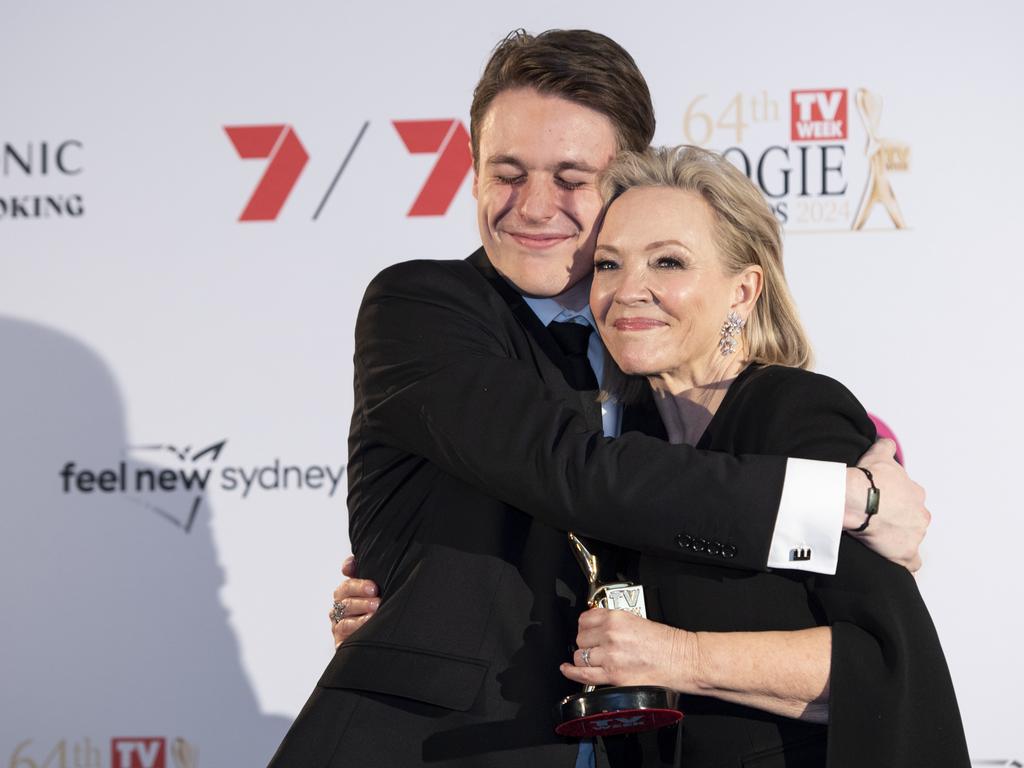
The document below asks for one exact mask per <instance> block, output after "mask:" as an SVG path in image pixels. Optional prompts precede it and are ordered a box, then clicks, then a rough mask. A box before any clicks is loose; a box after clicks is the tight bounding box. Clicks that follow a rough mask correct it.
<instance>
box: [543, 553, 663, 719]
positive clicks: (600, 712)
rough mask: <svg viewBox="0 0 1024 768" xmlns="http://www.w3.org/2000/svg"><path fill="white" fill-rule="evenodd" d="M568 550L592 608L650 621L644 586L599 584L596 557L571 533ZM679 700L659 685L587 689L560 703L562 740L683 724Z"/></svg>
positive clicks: (622, 583)
mask: <svg viewBox="0 0 1024 768" xmlns="http://www.w3.org/2000/svg"><path fill="white" fill-rule="evenodd" d="M569 546H570V547H572V551H573V554H575V555H576V559H577V561H579V564H580V567H581V568H582V569H583V573H584V574H586V577H587V585H588V591H587V605H588V606H589V607H590V608H597V607H600V608H609V609H611V610H622V611H629V612H630V613H633V614H635V615H637V616H639V617H640V618H642V619H646V618H647V607H646V603H645V602H644V588H643V586H642V585H640V584H631V583H628V582H617V583H614V584H602V583H600V579H599V573H600V571H599V567H598V562H597V556H596V555H594V554H593V553H592V552H591V551H590V550H589V549H587V547H586V545H585V544H584V543H583V542H582V541H581V540H580V539H579V538H578V537H577V536H576V535H575V534H573V533H570V534H569ZM678 700H679V694H678V693H677V692H676V691H673V690H671V689H670V688H662V687H660V686H656V685H623V686H603V687H601V688H596V687H595V686H593V685H588V686H586V687H585V688H584V689H583V693H577V694H573V695H572V696H566V697H565V698H564V699H562V701H561V702H559V704H558V725H557V726H556V727H555V732H556V733H558V734H559V735H560V736H572V737H576V738H593V737H594V736H611V735H614V734H619V733H636V732H638V731H653V730H656V729H658V728H664V727H665V726H668V725H674V724H675V723H678V722H679V721H680V720H682V718H683V713H682V712H680V711H679V710H678V709H676V703H677V702H678Z"/></svg>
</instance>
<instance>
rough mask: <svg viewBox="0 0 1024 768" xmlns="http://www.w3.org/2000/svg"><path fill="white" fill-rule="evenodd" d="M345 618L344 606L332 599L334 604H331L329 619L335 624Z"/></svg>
mask: <svg viewBox="0 0 1024 768" xmlns="http://www.w3.org/2000/svg"><path fill="white" fill-rule="evenodd" d="M344 618H345V606H344V604H342V603H339V602H338V601H337V600H335V601H334V605H333V606H331V621H333V622H334V623H335V624H337V623H338V622H339V621H341V620H342V619H344Z"/></svg>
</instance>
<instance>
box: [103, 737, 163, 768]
mask: <svg viewBox="0 0 1024 768" xmlns="http://www.w3.org/2000/svg"><path fill="white" fill-rule="evenodd" d="M110 764H111V766H112V768H167V739H164V738H150V737H133V738H119V739H111V740H110Z"/></svg>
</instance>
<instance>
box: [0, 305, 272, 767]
mask: <svg viewBox="0 0 1024 768" xmlns="http://www.w3.org/2000/svg"><path fill="white" fill-rule="evenodd" d="M0 352H2V363H0V468H2V469H0V504H2V513H0V579H2V581H3V590H2V598H0V616H2V617H3V624H4V630H5V631H4V632H3V641H2V643H0V649H2V650H0V664H2V680H3V684H2V686H0V688H2V693H0V701H2V703H3V713H4V716H3V722H2V724H0V762H3V763H4V764H6V763H7V762H8V761H10V760H11V756H12V754H13V753H14V752H15V750H16V749H17V748H18V747H19V745H20V746H21V749H22V751H21V754H20V757H22V758H24V757H28V758H30V759H31V760H33V761H35V762H36V763H38V764H39V765H42V764H43V762H44V759H45V758H46V755H47V754H49V753H50V751H51V750H53V749H60V747H59V745H60V743H61V740H63V741H64V744H65V746H64V749H65V750H66V752H67V764H68V765H78V764H82V765H89V766H92V765H97V766H99V765H104V766H105V765H115V766H116V765H118V763H117V762H115V761H114V759H113V757H114V756H113V755H111V754H110V753H111V751H112V741H111V740H112V739H114V738H127V739H129V740H130V739H132V738H133V737H157V738H164V739H166V742H165V746H164V749H165V754H166V757H165V761H166V765H167V766H168V768H170V766H174V768H197V767H198V766H208V767H214V766H216V767H224V766H258V765H265V764H266V762H267V760H269V758H270V755H272V754H273V751H274V749H276V747H277V745H278V743H279V742H280V740H281V738H282V737H283V735H284V733H285V731H286V729H287V727H288V725H289V724H290V722H289V720H288V719H286V718H283V717H276V716H269V715H264V714H262V713H261V712H260V709H259V706H258V703H257V701H256V696H255V693H254V691H253V689H252V686H251V684H250V682H249V680H248V678H247V676H246V674H245V670H244V669H243V667H242V663H241V660H240V650H239V644H238V640H237V638H236V637H235V634H234V632H233V631H232V628H231V625H230V623H229V615H228V612H227V610H226V609H225V607H224V606H223V605H222V603H221V600H220V597H219V590H220V588H221V586H223V584H224V572H223V570H222V569H221V566H220V564H219V563H218V560H217V551H216V548H215V546H214V542H213V539H212V535H211V529H210V515H211V509H210V507H209V505H208V504H207V501H206V498H205V496H203V494H202V493H201V491H198V490H197V485H196V483H195V482H193V483H192V487H187V486H188V484H187V483H186V480H187V479H188V478H187V477H186V476H183V475H182V473H183V472H184V473H187V472H192V473H193V475H192V476H193V479H194V477H195V476H194V473H195V472H202V471H203V470H204V468H208V467H207V464H208V463H209V462H210V461H211V460H215V458H216V456H215V455H214V454H215V451H214V450H213V449H215V448H216V446H215V445H214V446H196V447H195V448H194V449H192V451H193V452H192V453H191V455H190V454H189V450H190V449H188V448H182V447H176V448H175V451H177V452H178V455H172V453H171V452H170V449H168V448H167V447H166V446H161V447H159V448H156V447H154V446H150V447H147V448H146V449H144V450H141V451H139V450H135V451H132V450H129V440H128V439H127V436H126V430H125V423H124V407H123V404H122V400H121V396H120V393H119V391H118V387H117V384H116V382H115V380H114V378H113V376H112V375H111V373H110V371H109V369H108V368H107V366H106V365H105V364H104V363H103V361H102V360H101V359H100V358H99V357H98V356H97V355H96V354H95V353H94V352H92V351H91V350H90V349H88V348H87V347H86V346H85V345H83V344H82V343H81V342H78V341H76V340H75V339H73V338H70V337H69V336H66V335H64V334H62V333H59V332H57V331H54V330H52V329H49V328H45V327H43V326H39V325H34V324H31V323H27V322H23V321H17V320H13V319H11V318H4V317H0ZM172 392H173V390H172V389H171V388H170V387H169V388H168V391H167V395H168V396H171V395H172ZM158 437H172V438H173V436H158ZM202 448H210V449H211V450H208V451H207V452H206V453H205V455H199V454H200V453H201V450H202ZM161 451H164V452H165V453H164V454H162V453H161ZM162 455H166V457H167V460H166V461H165V460H164V458H161V456H162ZM69 462H73V463H74V464H73V466H72V467H70V468H68V463H69ZM83 470H87V471H90V472H92V473H93V475H92V482H90V476H89V475H87V474H83V472H82V471H83ZM102 471H108V472H110V473H113V474H107V475H106V476H104V477H102V479H101V477H100V472H102ZM161 471H164V472H171V473H172V474H175V475H176V479H175V480H174V481H173V482H172V481H171V476H170V475H166V474H165V475H163V481H162V482H161V474H160V473H161ZM62 472H63V473H64V474H63V475H62ZM101 482H102V485H103V486H104V487H100V485H101ZM151 487H152V488H151ZM176 739H183V740H184V741H179V742H178V743H177V745H175V740H176ZM26 740H31V741H30V742H29V743H27V744H25V743H24V742H25V741H26ZM129 743H130V742H129ZM140 743H141V742H140ZM132 748H134V747H130V746H129V747H124V746H122V747H121V749H129V750H130V749H132ZM76 749H77V750H78V754H80V755H81V758H78V757H73V753H75V751H76ZM53 764H55V765H56V764H58V763H56V762H55V763H53Z"/></svg>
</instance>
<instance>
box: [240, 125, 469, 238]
mask: <svg viewBox="0 0 1024 768" xmlns="http://www.w3.org/2000/svg"><path fill="white" fill-rule="evenodd" d="M392 125H393V126H394V129H395V131H397V132H398V136H399V138H401V140H402V143H403V144H404V145H405V148H406V149H407V150H408V151H409V153H410V154H436V155H437V161H436V162H435V163H434V167H433V169H432V170H431V171H430V174H429V175H428V176H427V180H426V181H425V182H424V184H423V187H422V188H421V189H420V192H419V194H418V195H417V196H416V200H415V201H414V202H413V204H412V207H411V208H410V209H409V212H408V214H406V215H407V216H443V215H444V214H445V213H447V212H448V207H449V206H450V205H451V203H452V201H453V200H454V199H455V195H456V194H457V193H458V191H459V188H460V187H461V186H462V182H463V181H464V180H465V178H466V176H467V174H468V173H469V170H470V168H472V166H473V158H472V155H471V153H470V150H469V132H468V131H467V130H466V126H465V125H463V123H462V121H461V120H457V119H453V118H446V119H443V120H394V121H392ZM369 127H370V122H369V121H366V122H364V123H363V126H362V128H361V129H360V131H359V133H358V135H357V136H356V138H355V141H354V142H353V143H352V145H351V146H350V147H349V148H348V151H347V152H346V154H345V157H344V159H343V160H342V161H341V165H340V167H339V168H338V170H337V172H336V173H335V174H334V178H333V179H332V181H331V183H330V185H329V186H328V188H327V190H326V192H325V193H324V194H323V197H322V198H321V200H320V203H319V205H318V206H317V208H316V211H315V212H314V213H313V221H316V220H317V218H319V216H320V213H321V212H322V211H323V209H324V206H325V205H326V204H327V200H328V199H329V198H330V196H331V193H332V192H334V188H335V187H336V186H337V184H338V181H339V180H340V179H341V176H342V174H343V173H344V172H345V169H346V168H347V167H348V164H349V161H350V160H351V159H352V156H353V155H354V154H355V151H356V149H357V148H358V146H359V143H360V142H361V141H362V139H363V136H364V135H365V134H366V130H367V129H368V128H369ZM224 132H225V133H227V135H228V139H229V140H230V141H231V143H232V145H233V146H234V148H235V151H236V152H237V153H238V156H239V157H240V158H242V159H243V160H254V159H262V160H266V161H267V166H266V169H265V170H264V172H263V176H262V177H261V178H260V180H259V182H258V183H257V184H256V188H255V189H254V190H253V192H252V195H251V196H250V197H249V201H248V203H246V206H245V208H244V209H243V210H242V214H241V216H239V217H238V220H239V221H274V220H275V219H277V217H278V214H279V213H280V212H281V209H282V208H283V207H284V204H285V202H287V200H288V197H289V195H291V192H292V190H293V189H294V188H295V185H296V183H297V182H298V180H299V176H300V175H301V174H302V171H303V169H304V168H305V167H306V163H307V162H308V161H309V153H308V152H307V151H306V148H305V147H304V146H303V144H302V141H301V140H300V139H299V136H298V133H297V132H296V130H295V128H294V126H292V125H288V124H285V123H278V124H272V125H226V126H224Z"/></svg>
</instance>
